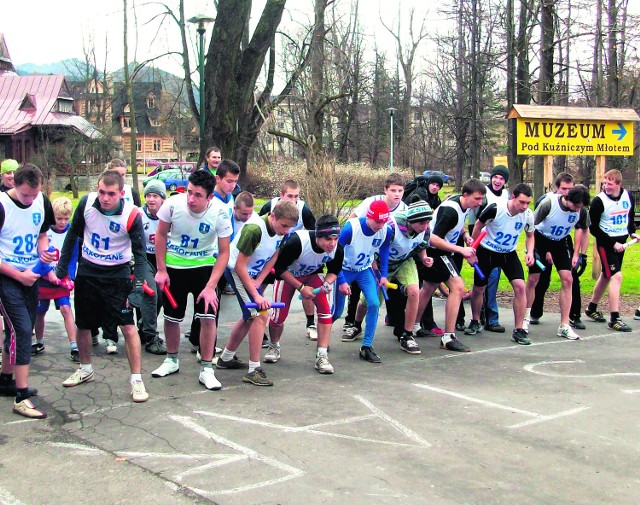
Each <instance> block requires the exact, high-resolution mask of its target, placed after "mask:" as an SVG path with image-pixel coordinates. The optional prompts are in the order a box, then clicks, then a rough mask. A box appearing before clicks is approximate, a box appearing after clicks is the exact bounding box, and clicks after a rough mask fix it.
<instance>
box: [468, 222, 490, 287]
mask: <svg viewBox="0 0 640 505" xmlns="http://www.w3.org/2000/svg"><path fill="white" fill-rule="evenodd" d="M486 236H487V230H482V231H481V232H480V235H478V236H477V237H476V239H475V240H474V241H473V244H471V248H472V249H473V250H474V251H477V250H478V246H479V245H480V242H482V239H483V238H485V237H486ZM472 266H473V269H474V270H475V271H476V273H477V274H478V277H480V280H481V281H483V280H484V279H485V275H484V272H483V271H482V270H480V265H478V262H477V261H476V262H475V263H474V264H473V265H472Z"/></svg>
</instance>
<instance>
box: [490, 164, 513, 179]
mask: <svg viewBox="0 0 640 505" xmlns="http://www.w3.org/2000/svg"><path fill="white" fill-rule="evenodd" d="M494 175H501V176H502V177H504V182H509V169H508V168H507V167H505V166H504V165H496V166H495V167H493V170H491V177H493V176H494Z"/></svg>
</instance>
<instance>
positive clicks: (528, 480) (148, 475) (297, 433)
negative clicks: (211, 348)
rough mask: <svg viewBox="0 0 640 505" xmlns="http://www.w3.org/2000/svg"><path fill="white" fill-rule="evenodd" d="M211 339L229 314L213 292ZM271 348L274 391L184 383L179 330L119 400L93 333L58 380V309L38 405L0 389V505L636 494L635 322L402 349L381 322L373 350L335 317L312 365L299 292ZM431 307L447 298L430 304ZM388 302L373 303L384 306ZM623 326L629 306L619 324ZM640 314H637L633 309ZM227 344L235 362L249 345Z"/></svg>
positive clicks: (37, 368)
mask: <svg viewBox="0 0 640 505" xmlns="http://www.w3.org/2000/svg"><path fill="white" fill-rule="evenodd" d="M223 303H224V308H223V314H224V315H223V321H222V323H221V328H220V341H221V342H222V343H224V342H225V341H226V336H227V335H228V333H229V330H230V327H231V324H232V321H233V320H234V318H235V317H237V315H238V313H239V311H238V310H237V308H236V307H235V300H234V299H233V298H232V297H228V296H227V297H225V298H224V300H223ZM295 304H296V307H295V308H293V309H292V312H291V315H290V318H289V321H288V324H287V326H286V328H285V332H284V337H283V341H282V359H281V361H280V362H279V363H277V364H264V365H263V366H264V367H265V369H266V370H267V373H268V374H269V376H270V377H271V378H272V379H273V380H274V381H275V386H274V387H271V388H258V387H255V386H252V385H249V384H245V383H243V382H242V379H241V378H242V374H243V373H244V371H240V370H220V371H217V372H216V375H217V376H218V378H219V379H220V380H221V382H222V384H223V386H224V387H223V389H222V390H221V391H217V392H212V391H206V390H205V389H204V388H203V387H202V386H199V385H198V378H197V377H198V372H199V368H198V365H197V363H196V361H195V358H194V355H193V354H191V352H190V346H189V345H188V342H186V341H183V343H182V344H181V350H180V359H181V369H180V373H179V374H176V375H172V376H170V377H166V378H162V379H154V378H152V377H151V371H152V370H153V369H155V368H156V367H157V366H158V365H159V364H160V363H161V361H162V357H158V356H152V355H149V354H144V356H143V369H144V380H145V384H146V386H147V389H148V391H149V393H150V395H151V399H150V400H149V402H147V403H145V404H133V403H131V401H130V400H129V386H128V384H127V380H128V374H129V372H128V366H127V364H126V360H125V358H124V355H123V349H122V344H121V347H120V353H119V354H118V355H115V356H111V355H109V356H108V355H106V354H105V353H104V347H103V346H100V347H99V348H96V356H95V358H94V367H95V370H96V380H95V382H92V383H89V384H85V385H82V386H79V387H76V388H70V389H65V388H63V387H62V381H63V380H64V379H65V378H66V377H67V376H68V375H69V374H70V373H71V372H72V371H73V369H74V368H75V366H74V364H73V363H72V362H71V361H70V359H69V357H68V345H67V343H66V338H64V337H63V333H64V330H63V326H62V323H61V319H60V318H59V315H58V314H54V312H53V311H50V321H49V322H48V326H47V335H48V337H47V340H46V351H45V352H44V353H43V354H41V355H38V356H36V357H34V359H33V360H32V381H31V383H32V385H33V386H36V387H38V389H39V390H40V396H39V402H40V405H41V406H43V407H44V408H46V410H47V411H48V413H49V418H48V419H46V420H44V421H35V420H26V419H23V418H20V417H19V416H16V415H15V414H13V413H12V412H11V401H12V399H9V398H4V399H0V455H1V458H0V503H4V504H10V505H19V504H29V505H30V504H42V503H51V504H67V503H92V504H93V503H112V504H140V503H144V504H182V503H185V504H186V503H189V504H192V503H220V504H228V505H236V504H237V505H240V504H242V505H244V504H248V503H251V504H254V503H260V504H321V503H331V504H334V503H338V504H342V503H345V504H346V503H348V504H365V503H366V504H397V503H403V504H424V503H437V504H441V503H442V504H448V503H451V504H462V503H519V504H522V503H536V504H539V503H553V504H557V503H630V504H631V503H633V504H635V503H638V501H639V500H640V491H639V489H640V486H639V484H640V478H639V476H638V469H637V467H638V461H639V460H640V436H639V435H640V433H639V432H640V428H639V426H638V417H639V414H640V372H639V370H638V358H637V357H638V355H639V354H640V344H639V343H638V339H637V336H638V331H637V330H636V331H634V332H633V333H627V334H621V333H616V332H613V331H611V330H608V329H607V327H606V325H605V324H597V323H587V329H586V330H584V331H581V332H580V334H581V335H582V336H583V338H582V339H581V340H580V341H575V342H572V341H567V340H563V339H560V338H558V337H556V336H555V331H556V329H557V324H558V320H559V316H558V315H557V314H546V315H545V317H544V318H543V320H542V324H541V325H539V326H537V327H532V334H531V339H532V341H533V342H534V343H533V345H531V346H528V347H523V346H519V345H517V344H515V343H513V342H511V341H510V339H509V335H510V331H511V329H512V327H513V326H512V315H511V311H510V310H509V309H507V308H503V309H502V310H501V314H502V317H501V320H502V321H501V322H502V323H503V324H505V326H507V331H508V333H506V334H495V333H487V332H483V333H481V334H479V335H477V336H473V337H462V336H461V337H460V338H461V339H462V340H463V341H464V342H466V343H467V344H469V345H470V346H471V347H472V350H473V352H471V353H465V354H456V353H452V352H448V351H442V350H440V349H439V347H438V343H439V340H438V339H437V338H430V339H422V340H420V341H419V344H420V346H421V348H422V354H421V355H420V356H411V355H408V354H406V353H403V352H402V351H401V350H400V348H399V346H398V344H397V340H396V339H395V338H394V337H393V336H392V333H391V329H390V328H387V327H385V326H384V325H383V323H382V319H381V320H380V325H379V328H378V332H377V336H376V340H375V342H374V347H375V348H376V350H377V351H378V353H379V354H380V356H381V357H382V359H383V363H382V364H381V365H372V364H369V363H366V362H364V361H362V360H360V359H358V357H357V350H358V348H359V344H358V342H352V343H343V342H341V341H340V338H339V337H340V334H341V327H342V321H340V322H339V323H338V324H336V326H335V327H334V330H333V337H332V344H331V352H330V360H331V362H332V363H333V365H334V366H335V368H336V373H335V374H334V375H331V376H323V375H320V374H318V373H317V372H316V371H315V370H314V368H313V364H314V355H315V352H314V347H315V344H314V343H312V342H310V341H309V340H307V339H306V338H305V330H304V316H303V314H302V312H301V307H300V306H299V302H298V301H297V300H296V302H295ZM435 305H436V306H435V312H436V318H438V316H439V317H440V319H441V318H442V314H443V302H442V301H437V302H436V304H435ZM382 314H384V311H382ZM628 322H629V323H631V322H632V321H629V320H628ZM634 323H636V326H637V327H639V328H640V322H634ZM239 355H240V357H241V358H243V359H245V360H246V359H247V348H246V344H243V346H242V347H241V348H240V352H239Z"/></svg>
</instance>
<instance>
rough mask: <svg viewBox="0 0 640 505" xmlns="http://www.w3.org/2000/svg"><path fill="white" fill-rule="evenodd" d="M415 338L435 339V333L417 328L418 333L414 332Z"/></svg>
mask: <svg viewBox="0 0 640 505" xmlns="http://www.w3.org/2000/svg"><path fill="white" fill-rule="evenodd" d="M415 336H416V338H425V337H437V335H436V334H435V333H433V332H432V331H431V330H427V329H426V328H419V329H418V331H416V332H415Z"/></svg>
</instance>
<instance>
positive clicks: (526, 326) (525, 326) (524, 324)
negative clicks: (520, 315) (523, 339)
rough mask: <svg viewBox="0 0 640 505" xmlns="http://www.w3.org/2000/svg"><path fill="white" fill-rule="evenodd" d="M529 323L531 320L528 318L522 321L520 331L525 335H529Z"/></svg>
mask: <svg viewBox="0 0 640 505" xmlns="http://www.w3.org/2000/svg"><path fill="white" fill-rule="evenodd" d="M530 323H531V320H530V319H529V318H528V317H525V318H524V319H523V320H522V329H523V330H524V332H525V333H529V324H530Z"/></svg>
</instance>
